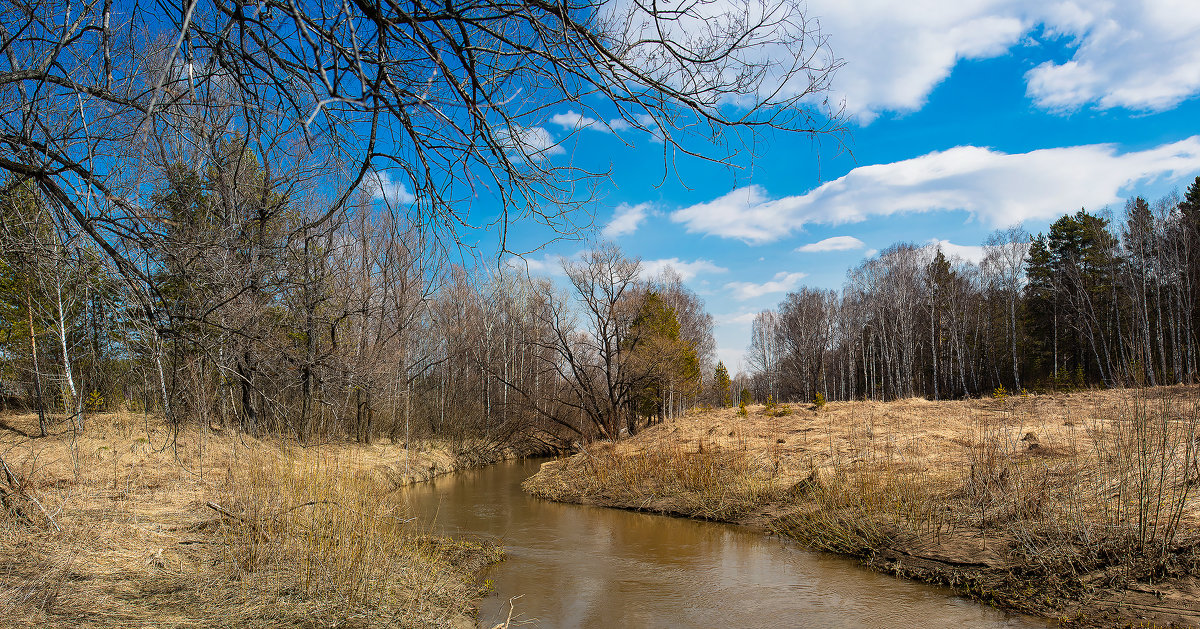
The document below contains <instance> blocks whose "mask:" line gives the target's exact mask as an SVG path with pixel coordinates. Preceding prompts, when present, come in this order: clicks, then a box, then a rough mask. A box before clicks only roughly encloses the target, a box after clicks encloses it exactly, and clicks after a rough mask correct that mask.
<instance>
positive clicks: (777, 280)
mask: <svg viewBox="0 0 1200 629" xmlns="http://www.w3.org/2000/svg"><path fill="white" fill-rule="evenodd" d="M807 276H808V274H807V273H787V272H783V271H781V272H779V273H776V274H775V277H774V279H772V280H770V281H768V282H763V283H762V284H754V283H752V282H729V283H728V284H726V285H725V288H726V289H727V290H731V291H733V294H734V297H735V298H736V299H738V300H739V301H745V300H747V299H754V298H755V297H762V296H763V295H769V294H771V293H786V292H787V291H790V290H794V289H796V288H797V287H799V286H800V280H802V279H804V278H805V277H807Z"/></svg>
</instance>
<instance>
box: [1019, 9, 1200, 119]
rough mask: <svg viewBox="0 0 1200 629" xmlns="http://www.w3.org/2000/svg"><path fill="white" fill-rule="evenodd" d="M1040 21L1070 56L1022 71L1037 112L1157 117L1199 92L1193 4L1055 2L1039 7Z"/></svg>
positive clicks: (1199, 23) (1199, 24)
mask: <svg viewBox="0 0 1200 629" xmlns="http://www.w3.org/2000/svg"><path fill="white" fill-rule="evenodd" d="M1044 23H1045V24H1046V25H1047V26H1048V27H1050V28H1051V29H1052V34H1053V35H1055V36H1059V37H1066V38H1069V39H1070V40H1071V41H1072V42H1073V43H1074V44H1075V51H1074V54H1073V55H1072V57H1071V58H1070V59H1069V60H1067V61H1064V62H1062V63H1055V62H1053V61H1046V62H1044V63H1042V64H1041V65H1038V66H1037V67H1035V68H1033V69H1032V70H1030V71H1029V72H1028V73H1026V75H1025V78H1026V80H1027V82H1028V94H1029V96H1030V97H1032V98H1033V99H1034V101H1036V102H1037V103H1038V105H1040V106H1042V107H1046V108H1049V109H1074V108H1077V107H1080V106H1083V105H1095V106H1097V107H1099V108H1101V109H1108V108H1113V107H1124V108H1128V109H1134V110H1141V111H1161V110H1164V109H1169V108H1171V107H1174V106H1175V105H1177V104H1179V103H1180V102H1181V101H1183V100H1184V99H1186V98H1188V97H1190V96H1193V95H1195V94H1196V93H1197V92H1200V44H1198V42H1200V3H1197V2H1195V0H1141V1H1113V0H1109V1H1107V2H1105V1H1097V2H1089V3H1084V4H1079V3H1076V2H1068V1H1061V2H1056V3H1051V4H1050V5H1049V6H1048V7H1047V8H1046V16H1045V17H1044Z"/></svg>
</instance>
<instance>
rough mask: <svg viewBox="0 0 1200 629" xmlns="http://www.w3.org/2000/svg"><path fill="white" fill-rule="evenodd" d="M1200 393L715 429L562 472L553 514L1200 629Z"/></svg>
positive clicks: (589, 454)
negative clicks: (776, 544) (1198, 446)
mask: <svg viewBox="0 0 1200 629" xmlns="http://www.w3.org/2000/svg"><path fill="white" fill-rule="evenodd" d="M1198 398H1200V390H1198V389H1197V388H1196V387H1161V388H1157V389H1149V390H1140V391H1091V392H1080V393H1073V394H1055V395H1024V396H1020V395H1018V396H997V397H995V398H991V399H983V400H968V401H953V402H930V401H926V400H918V399H913V400H901V401H896V402H890V403H879V402H842V403H829V404H827V405H825V406H824V407H822V408H817V407H816V406H814V405H807V406H796V405H792V406H791V407H790V408H787V407H782V406H777V407H773V408H771V409H768V408H765V407H762V406H758V407H750V409H748V414H747V416H745V417H743V416H739V415H738V414H737V413H736V412H735V410H734V409H721V410H714V411H708V412H698V413H693V414H689V415H687V416H685V417H682V418H679V419H676V420H673V421H669V422H666V423H664V424H660V425H657V426H654V427H651V428H649V429H647V430H645V431H643V432H641V433H639V434H638V435H636V436H634V437H632V438H628V439H626V440H623V441H621V442H619V443H617V444H612V443H597V444H592V445H590V446H587V447H586V448H585V449H584V450H583V451H582V452H580V453H578V454H576V455H574V456H573V457H570V458H567V459H561V460H557V461H552V462H549V463H547V464H545V465H544V466H543V468H542V470H541V471H540V472H539V473H538V474H537V475H535V476H533V477H532V478H530V479H529V480H528V481H526V483H525V489H526V491H528V492H530V493H532V494H533V495H535V496H539V497H542V498H547V499H551V500H557V501H563V502H572V503H581V504H593V505H600V506H610V507H619V508H626V509H639V510H646V511H654V512H660V513H667V514H673V515H680V516H686V517H697V518H705V519H712V520H720V521H726V522H733V523H737V524H742V525H746V526H751V527H755V528H757V529H759V530H762V531H766V532H771V533H778V534H782V535H787V536H790V537H793V538H796V539H798V540H800V541H801V542H803V543H805V544H807V545H810V546H812V547H815V548H819V549H823V550H828V551H832V552H837V553H841V554H846V555H852V556H856V557H859V558H861V559H862V560H863V561H864V562H865V563H867V564H869V565H871V566H872V567H874V568H876V569H879V570H881V571H886V572H889V573H893V574H897V575H900V576H905V577H909V578H914V579H919V580H922V581H928V582H934V583H941V584H946V585H950V586H952V587H954V588H956V589H957V590H958V591H960V592H963V593H965V594H969V595H971V596H973V597H975V598H977V599H980V600H982V601H985V602H988V603H991V604H994V605H996V606H999V607H1003V608H1005V609H1011V610H1014V611H1021V612H1025V613H1032V614H1036V615H1040V616H1044V617H1048V618H1053V619H1056V620H1060V621H1062V622H1064V624H1068V625H1074V626H1138V627H1146V626H1200V581H1198V580H1197V579H1196V577H1197V575H1200V550H1198V548H1200V546H1198V540H1197V535H1196V533H1197V530H1198V529H1197V525H1198V523H1200V505H1198V504H1197V500H1196V488H1195V485H1196V483H1197V480H1200V475H1198V474H1197V472H1198V470H1197V468H1196V451H1195V439H1196V437H1197V426H1198V424H1200V421H1198V420H1200V406H1198V401H1197V400H1198Z"/></svg>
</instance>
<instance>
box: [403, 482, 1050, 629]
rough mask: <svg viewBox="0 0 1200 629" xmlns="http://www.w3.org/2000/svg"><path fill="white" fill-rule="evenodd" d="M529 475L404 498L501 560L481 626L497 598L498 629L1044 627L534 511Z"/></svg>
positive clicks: (720, 547)
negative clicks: (494, 545) (490, 545)
mask: <svg viewBox="0 0 1200 629" xmlns="http://www.w3.org/2000/svg"><path fill="white" fill-rule="evenodd" d="M539 464H540V461H534V460H531V461H509V462H506V463H501V464H499V465H494V466H491V467H488V468H484V469H480V470H475V471H469V472H460V473H457V474H453V475H450V476H445V477H442V478H439V479H435V480H433V481H431V482H428V483H422V484H418V485H414V486H412V487H410V488H408V489H406V490H405V491H406V497H407V499H408V501H409V505H410V507H411V508H412V509H413V512H414V513H415V514H418V515H419V517H420V518H421V519H422V521H424V522H425V523H426V525H427V526H428V527H429V529H430V530H432V531H433V532H435V533H445V534H447V535H466V536H470V535H477V536H485V537H488V538H494V539H497V540H498V541H499V542H500V543H501V544H502V545H503V546H504V548H505V550H506V551H507V552H508V558H507V559H506V560H505V561H503V562H501V563H499V564H497V565H496V566H494V567H492V568H490V569H489V570H488V572H487V573H486V574H485V575H483V576H484V577H486V578H488V579H491V581H492V582H493V584H494V587H495V594H493V595H491V596H488V597H486V598H484V599H483V600H482V601H481V602H480V615H479V626H480V627H483V628H484V629H488V628H490V627H494V626H495V625H496V624H497V623H500V622H503V621H504V620H505V618H506V617H507V616H508V614H509V601H510V600H512V601H513V605H514V614H513V624H512V626H514V627H517V626H524V627H542V628H546V629H551V628H553V629H569V628H575V627H587V628H603V629H608V628H629V629H639V628H642V627H656V628H658V627H663V628H666V627H671V628H675V627H732V628H742V627H747V628H748V627H764V628H765V627H772V628H774V627H814V628H816V627H870V628H880V629H884V628H889V627H895V628H901V627H904V628H909V627H920V629H938V628H943V627H944V628H947V629H950V628H953V629H964V628H967V627H971V628H974V627H988V628H991V627H1047V626H1049V625H1048V624H1047V623H1046V622H1045V621H1040V620H1038V619H1032V618H1028V617H1024V616H1017V615H1013V614H1007V613H1004V612H1001V611H998V610H995V609H992V608H990V607H986V606H984V605H980V604H978V603H976V602H974V601H971V600H969V599H965V598H962V597H959V596H954V595H953V594H952V593H951V592H950V591H949V590H947V589H944V588H937V587H931V586H926V585H922V584H918V583H913V582H910V581H905V580H901V579H896V578H894V577H889V576H887V575H883V574H879V573H876V572H872V571H870V570H867V569H865V568H863V567H862V566H860V565H858V564H857V563H856V562H854V561H853V560H850V559H846V558H841V557H836V556H832V555H828V554H823V553H814V552H810V551H807V550H804V549H803V548H801V547H799V546H798V545H796V544H795V543H792V542H789V541H787V540H783V539H780V538H775V537H769V536H764V535H761V534H758V533H755V532H752V531H748V530H745V529H741V528H739V527H735V526H729V525H724V524H716V523H711V522H699V521H694V520H685V519H680V518H670V517H665V516H658V515H650V514H644V513H634V512H630V511H621V510H617V509H603V508H599V507H586V506H577V505H564V504H558V503H553V502H548V501H545V500H539V499H537V498H533V497H530V496H529V495H527V494H525V493H524V492H522V491H521V481H522V480H524V479H525V478H526V477H528V476H530V475H532V474H533V473H535V472H536V471H537V469H538V465H539ZM514 597H519V598H514ZM518 622H521V623H524V624H517V623H518Z"/></svg>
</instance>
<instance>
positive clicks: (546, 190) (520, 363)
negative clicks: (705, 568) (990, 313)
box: [0, 0, 841, 442]
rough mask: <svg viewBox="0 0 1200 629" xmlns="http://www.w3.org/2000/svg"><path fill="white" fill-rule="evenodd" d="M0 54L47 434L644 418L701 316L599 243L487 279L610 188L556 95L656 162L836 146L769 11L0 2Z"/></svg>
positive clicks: (23, 374) (809, 46)
mask: <svg viewBox="0 0 1200 629" xmlns="http://www.w3.org/2000/svg"><path fill="white" fill-rule="evenodd" d="M0 51H3V53H4V54H2V55H0V171H3V173H4V175H5V176H4V177H3V180H2V181H0V185H2V186H3V188H2V189H0V210H2V211H0V238H2V239H3V249H2V251H3V255H2V256H0V257H2V259H0V396H3V398H2V399H3V403H4V405H6V406H24V407H27V408H30V409H33V410H36V411H37V413H38V415H39V418H40V427H39V432H40V433H41V434H45V433H46V432H47V431H48V430H51V429H52V428H54V426H53V424H55V423H56V422H62V421H69V422H70V425H71V426H73V428H74V429H75V430H80V429H83V428H84V427H85V425H86V417H87V415H88V413H91V412H95V411H99V410H104V409H107V408H113V407H116V406H122V405H124V406H129V407H131V408H133V409H136V410H141V411H145V412H147V413H155V414H161V415H162V416H164V417H165V418H166V419H167V420H168V421H169V422H171V423H172V424H174V425H177V426H178V425H180V424H181V423H184V422H194V423H197V424H199V425H212V426H230V425H236V426H238V427H239V428H240V429H242V430H245V431H247V432H249V433H252V434H259V433H263V432H269V431H278V432H286V433H291V434H294V435H296V436H297V437H298V438H300V439H301V440H305V441H307V440H310V439H312V438H314V437H318V436H329V435H335V436H349V437H352V438H354V439H357V440H360V441H369V440H370V439H372V438H374V437H376V436H389V437H391V438H393V439H401V438H403V439H405V440H407V438H408V436H409V435H412V434H425V433H428V432H434V433H438V434H441V435H449V436H454V435H463V434H470V435H473V436H479V437H484V438H485V440H486V439H493V440H496V441H500V442H502V441H505V440H508V439H510V438H511V437H512V436H513V435H514V434H516V433H517V432H518V431H522V434H524V435H525V436H531V435H532V436H534V438H539V437H538V436H537V435H539V434H541V433H540V432H539V429H549V430H551V431H552V433H553V436H554V437H556V438H557V437H559V436H562V435H564V434H565V435H568V436H569V435H583V436H592V435H596V434H599V435H609V436H616V435H617V434H619V433H620V432H621V431H622V430H625V431H633V430H636V429H637V427H638V425H639V424H640V423H642V422H645V421H648V420H649V419H650V418H654V417H662V416H664V415H666V414H669V413H674V412H677V411H678V410H679V409H680V408H682V407H685V406H686V405H688V404H690V403H692V402H691V401H694V400H695V399H696V398H697V396H698V395H699V388H698V382H699V374H700V373H701V372H702V371H703V370H704V367H705V366H706V364H707V362H706V361H708V359H709V356H710V355H711V353H712V341H711V330H710V328H711V323H710V320H709V318H708V316H707V315H706V314H704V310H703V306H702V304H701V302H700V301H699V299H698V298H697V297H696V296H695V295H694V294H692V293H690V292H689V291H687V290H686V289H684V288H683V286H682V285H681V283H680V281H679V279H678V277H675V276H672V275H670V274H667V275H664V276H662V277H660V278H644V277H642V273H641V271H640V269H639V266H638V263H637V262H636V261H635V260H629V259H626V258H625V257H624V256H622V255H621V254H620V252H618V251H616V250H614V249H611V248H604V247H601V248H599V249H597V250H596V251H594V252H592V253H591V254H588V256H586V257H585V258H583V259H582V260H580V261H578V262H571V263H569V264H568V265H567V266H566V268H565V272H566V275H567V277H568V278H569V280H570V285H571V287H572V290H571V292H570V294H562V293H560V292H559V291H557V290H556V289H555V288H554V287H553V285H551V284H549V283H547V282H542V281H534V280H530V279H528V278H527V277H524V276H521V275H519V274H517V273H515V272H514V271H512V270H511V269H508V268H505V267H504V265H503V264H497V262H498V261H500V260H505V259H507V258H508V257H509V256H510V255H511V254H512V253H520V252H514V251H513V250H512V248H511V247H510V246H509V243H510V239H509V235H510V231H511V230H515V229H522V228H526V227H529V226H538V229H540V230H542V231H541V232H539V233H545V234H547V235H546V239H557V238H576V237H578V236H580V235H581V234H582V231H581V227H582V226H586V225H587V224H589V223H590V217H589V211H588V210H589V209H590V208H592V207H593V204H594V201H595V199H594V197H593V193H592V192H590V191H594V190H595V186H594V185H592V182H593V181H594V180H596V179H598V178H601V177H604V176H605V173H603V172H590V171H587V170H584V169H581V168H579V167H577V166H575V165H573V164H572V162H571V160H570V159H567V158H558V157H557V156H558V155H559V154H562V153H565V151H564V150H562V149H561V148H559V146H558V145H559V143H561V142H563V141H564V140H565V139H553V138H552V137H551V136H550V134H549V133H548V132H547V131H546V129H545V128H544V127H543V126H540V125H543V124H546V122H547V121H548V120H550V119H551V116H552V115H554V114H555V113H561V111H562V109H565V108H566V107H571V108H573V109H571V111H581V112H583V115H585V116H590V117H591V118H590V119H593V120H596V121H598V124H603V125H604V126H605V128H606V129H607V130H608V131H610V132H612V133H614V134H618V135H620V136H622V137H623V138H625V141H626V142H630V141H632V139H634V138H640V139H653V140H654V141H655V142H659V143H661V145H662V146H663V148H664V169H666V168H669V167H670V162H671V160H672V159H674V158H673V157H672V156H673V155H676V154H678V155H686V156H689V157H691V158H698V159H702V160H709V161H715V162H717V163H725V162H729V161H730V160H732V159H733V158H734V157H735V156H736V155H737V154H738V152H739V150H740V146H741V145H742V143H743V142H747V141H750V140H753V138H754V137H756V136H757V134H759V133H761V132H764V131H767V130H770V131H772V132H774V131H784V132H791V133H794V134H802V135H805V136H808V137H813V138H816V137H818V136H830V137H832V138H835V141H836V138H839V137H840V133H841V119H840V117H839V115H838V111H837V110H836V107H830V106H829V105H828V104H827V103H821V102H820V101H819V100H817V99H816V97H817V96H819V95H820V94H821V93H823V92H824V91H826V90H827V89H828V82H829V78H830V76H831V75H832V73H833V72H834V70H836V69H837V67H838V66H839V65H840V61H839V60H838V59H837V58H836V57H834V56H833V55H832V54H830V52H829V50H828V48H827V47H826V46H825V39H824V37H823V36H822V35H821V33H820V31H819V30H818V28H817V25H816V23H815V21H810V20H809V19H808V18H807V17H806V15H805V13H804V11H803V7H802V6H801V5H800V4H799V3H797V2H794V1H791V0H781V1H778V2H759V1H758V0H746V1H745V2H734V3H728V2H723V1H722V2H716V1H715V0H711V1H703V2H698V3H693V4H691V5H689V6H687V7H682V8H670V9H668V10H660V9H659V8H657V7H650V6H645V5H641V4H637V3H633V4H629V3H604V2H591V1H588V0H584V1H582V2H565V3H555V4H546V3H541V2H526V1H521V2H515V3H511V2H505V1H503V0H498V1H492V0H489V1H487V2H478V3H466V4H464V3H457V4H456V3H438V4H436V5H427V4H424V3H421V2H412V3H383V4H373V3H370V2H360V3H353V4H351V5H347V4H344V3H323V2H318V3H308V4H304V5H296V4H294V3H281V2H262V3H256V4H252V5H242V4H236V3H235V4H228V3H221V2H209V1H205V0H201V1H196V2H185V3H182V4H180V5H168V4H158V5H153V6H152V7H146V6H142V5H138V4H136V3H135V4H131V5H130V4H124V3H113V2H85V3H83V4H72V3H62V2H57V1H56V0H33V1H32V2H30V1H25V0H16V1H4V2H0ZM781 51H786V52H787V54H780V53H781ZM767 52H769V53H770V54H767ZM578 131H579V129H575V130H574V132H578ZM569 137H570V134H568V138H567V139H569ZM664 172H665V170H664ZM468 235H469V236H468ZM477 242H483V243H484V244H482V245H476V244H471V243H477ZM543 244H544V243H543ZM452 262H457V263H458V264H452ZM639 418H640V419H639ZM541 438H544V435H543V437H541Z"/></svg>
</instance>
